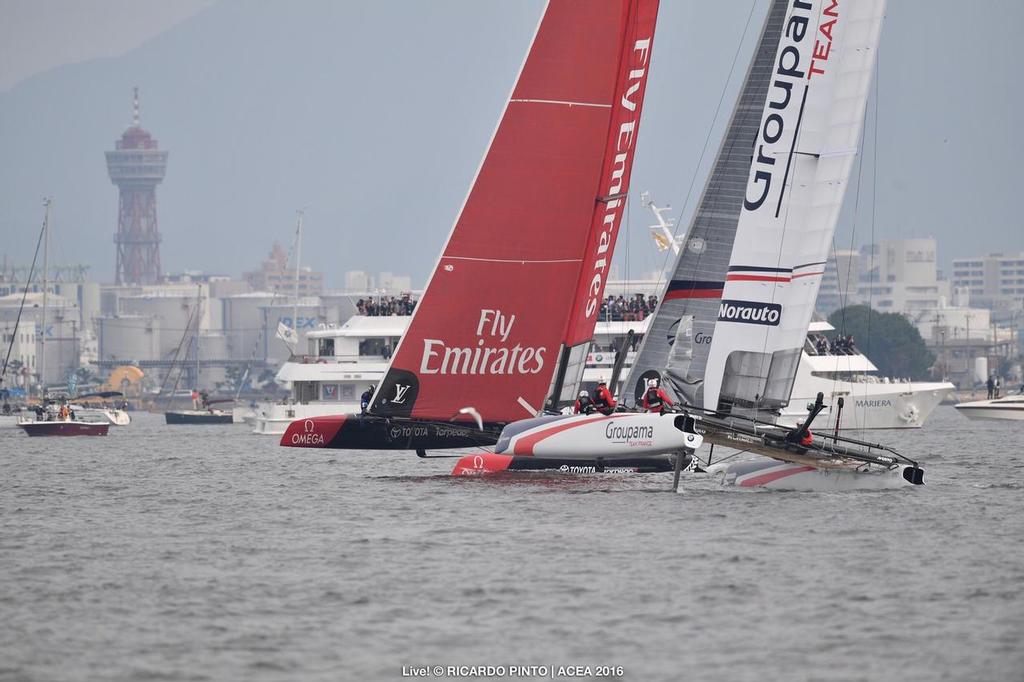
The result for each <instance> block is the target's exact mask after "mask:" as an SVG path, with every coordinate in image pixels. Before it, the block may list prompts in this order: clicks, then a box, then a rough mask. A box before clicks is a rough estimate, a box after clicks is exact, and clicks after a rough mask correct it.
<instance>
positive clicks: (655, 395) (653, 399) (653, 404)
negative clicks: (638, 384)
mask: <svg viewBox="0 0 1024 682" xmlns="http://www.w3.org/2000/svg"><path fill="white" fill-rule="evenodd" d="M644 399H645V400H646V401H647V409H649V410H657V409H661V407H662V406H663V405H664V401H663V400H662V399H661V390H660V389H657V388H649V389H647V395H646V396H644Z"/></svg>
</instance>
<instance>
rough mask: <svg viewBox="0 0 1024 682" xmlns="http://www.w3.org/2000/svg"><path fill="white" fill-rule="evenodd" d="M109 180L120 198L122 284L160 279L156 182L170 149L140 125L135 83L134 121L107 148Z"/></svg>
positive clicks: (118, 239)
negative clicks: (160, 146)
mask: <svg viewBox="0 0 1024 682" xmlns="http://www.w3.org/2000/svg"><path fill="white" fill-rule="evenodd" d="M107 170H108V172H109V173H110V181H111V182H113V183H114V184H115V185H117V187H118V189H119V190H120V194H121V198H120V205H119V208H118V212H117V234H115V235H114V243H115V244H116V245H117V272H116V282H117V283H118V284H157V283H159V282H160V279H161V277H162V274H163V273H162V271H161V270H160V231H159V229H158V228H157V222H156V186H157V185H158V184H160V182H161V181H162V180H163V179H164V173H165V171H166V170H167V152H166V151H160V150H159V149H158V148H157V143H156V140H155V139H153V136H152V135H150V134H149V132H148V131H146V130H144V129H143V128H142V126H140V125H139V89H138V88H135V98H134V108H133V115H132V125H131V127H129V128H128V129H127V130H126V131H124V134H123V135H122V136H121V139H120V140H118V141H117V143H116V145H115V149H114V151H110V152H107Z"/></svg>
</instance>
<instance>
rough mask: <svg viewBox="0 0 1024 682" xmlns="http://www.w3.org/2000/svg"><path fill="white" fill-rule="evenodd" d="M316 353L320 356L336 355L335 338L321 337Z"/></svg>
mask: <svg viewBox="0 0 1024 682" xmlns="http://www.w3.org/2000/svg"><path fill="white" fill-rule="evenodd" d="M316 354H317V355H319V356H325V355H328V356H330V355H334V339H320V343H319V346H318V348H317V351H316Z"/></svg>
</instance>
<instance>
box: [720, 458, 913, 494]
mask: <svg viewBox="0 0 1024 682" xmlns="http://www.w3.org/2000/svg"><path fill="white" fill-rule="evenodd" d="M707 473H708V475H710V476H711V477H712V478H714V479H717V480H718V481H719V483H721V484H722V485H733V486H736V487H738V488H771V489H773V490H792V491H799V492H831V491H847V490H892V489H895V488H905V487H908V486H914V485H919V484H920V482H921V469H919V468H917V467H914V466H909V465H905V464H897V465H894V466H892V467H891V468H888V469H881V468H877V467H875V468H870V469H869V468H868V467H867V466H865V467H864V468H863V469H823V468H815V467H811V466H806V465H803V464H795V463H792V462H780V461H778V460H774V459H767V458H763V459H757V460H751V461H745V462H729V463H725V462H723V463H720V464H712V465H711V466H710V467H708V468H707Z"/></svg>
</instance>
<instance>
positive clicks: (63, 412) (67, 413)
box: [60, 403, 71, 421]
mask: <svg viewBox="0 0 1024 682" xmlns="http://www.w3.org/2000/svg"><path fill="white" fill-rule="evenodd" d="M60 418H61V421H67V420H68V419H70V418H71V410H69V409H68V404H67V403H62V404H61V406H60Z"/></svg>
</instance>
